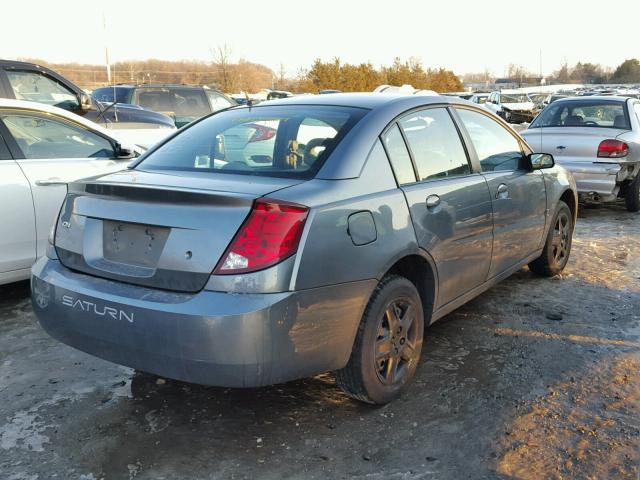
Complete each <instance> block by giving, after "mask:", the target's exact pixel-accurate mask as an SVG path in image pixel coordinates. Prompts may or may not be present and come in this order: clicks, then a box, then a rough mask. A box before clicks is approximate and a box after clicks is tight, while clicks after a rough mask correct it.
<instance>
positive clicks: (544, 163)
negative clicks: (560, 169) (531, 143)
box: [527, 153, 556, 170]
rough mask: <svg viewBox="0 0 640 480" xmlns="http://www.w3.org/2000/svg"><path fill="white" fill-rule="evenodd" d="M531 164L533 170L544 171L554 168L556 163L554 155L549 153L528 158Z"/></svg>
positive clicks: (531, 155)
mask: <svg viewBox="0 0 640 480" xmlns="http://www.w3.org/2000/svg"><path fill="white" fill-rule="evenodd" d="M527 158H528V159H529V162H531V170H542V169H543V168H553V166H554V165H555V164H556V162H555V161H554V160H553V155H551V154H549V153H532V154H530V155H528V156H527Z"/></svg>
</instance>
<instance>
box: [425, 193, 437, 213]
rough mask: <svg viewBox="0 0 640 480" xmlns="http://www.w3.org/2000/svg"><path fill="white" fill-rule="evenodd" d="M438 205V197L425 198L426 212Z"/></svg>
mask: <svg viewBox="0 0 640 480" xmlns="http://www.w3.org/2000/svg"><path fill="white" fill-rule="evenodd" d="M438 205H440V197H439V196H438V195H429V196H428V197H427V210H433V209H434V208H436V207H437V206H438Z"/></svg>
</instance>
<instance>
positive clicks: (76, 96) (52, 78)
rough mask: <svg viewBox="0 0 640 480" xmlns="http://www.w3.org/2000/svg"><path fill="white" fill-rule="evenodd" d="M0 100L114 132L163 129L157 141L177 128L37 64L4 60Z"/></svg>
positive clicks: (154, 114)
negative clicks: (37, 106) (34, 105)
mask: <svg viewBox="0 0 640 480" xmlns="http://www.w3.org/2000/svg"><path fill="white" fill-rule="evenodd" d="M0 98H11V99H16V100H27V101H33V102H38V103H44V104H46V105H51V106H54V107H58V108H63V109H65V110H68V111H70V112H73V113H75V114H77V115H80V116H81V117H84V118H86V119H87V120H91V121H93V122H95V123H98V124H100V125H101V126H103V127H105V128H110V129H126V130H132V129H163V130H164V131H159V132H157V134H156V135H153V136H154V137H156V136H157V137H158V138H157V139H156V140H159V139H160V137H164V136H166V135H167V134H169V133H170V132H171V130H173V129H174V128H175V127H174V125H173V122H172V121H171V119H170V118H169V117H167V116H166V115H162V114H160V113H157V112H152V111H149V110H144V109H142V108H139V107H134V106H132V105H103V104H101V103H100V102H97V101H95V100H94V99H93V98H91V97H90V96H89V95H87V94H86V93H85V92H84V91H83V90H82V89H81V88H80V87H78V86H77V85H76V84H74V83H73V82H71V81H70V80H69V79H67V78H65V77H63V76H62V75H59V74H58V73H56V72H54V71H53V70H51V69H49V68H46V67H43V66H41V65H36V64H35V63H28V62H16V61H12V60H0ZM147 136H149V135H147ZM136 143H139V142H136ZM143 143H145V142H143ZM149 143H155V142H153V141H152V142H149Z"/></svg>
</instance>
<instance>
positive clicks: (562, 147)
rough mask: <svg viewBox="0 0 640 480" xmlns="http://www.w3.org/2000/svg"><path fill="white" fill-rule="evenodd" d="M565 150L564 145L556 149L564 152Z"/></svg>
mask: <svg viewBox="0 0 640 480" xmlns="http://www.w3.org/2000/svg"><path fill="white" fill-rule="evenodd" d="M565 148H567V147H565V146H564V145H558V146H557V147H556V149H557V150H564V149H565Z"/></svg>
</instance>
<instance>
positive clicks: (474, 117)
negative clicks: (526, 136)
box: [457, 109, 523, 172]
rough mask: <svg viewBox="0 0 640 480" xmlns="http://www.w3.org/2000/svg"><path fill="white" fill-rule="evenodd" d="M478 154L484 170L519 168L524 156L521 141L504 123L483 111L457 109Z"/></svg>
mask: <svg viewBox="0 0 640 480" xmlns="http://www.w3.org/2000/svg"><path fill="white" fill-rule="evenodd" d="M457 112H458V115H460V119H461V120H462V123H463V124H464V126H465V128H466V129H467V132H469V136H470V137H471V142H472V143H473V146H474V148H475V150H476V153H477V154H478V159H479V160H480V166H481V167H482V171H483V172H493V171H497V170H518V169H519V168H520V164H521V161H522V158H523V153H522V149H521V147H520V142H518V140H516V138H515V137H514V136H513V135H512V134H511V133H510V132H509V131H508V130H507V129H506V128H504V127H503V126H502V125H500V124H499V123H498V122H496V121H495V120H493V119H492V118H490V117H488V116H487V115H483V114H482V113H478V112H473V111H471V110H466V109H457Z"/></svg>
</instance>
